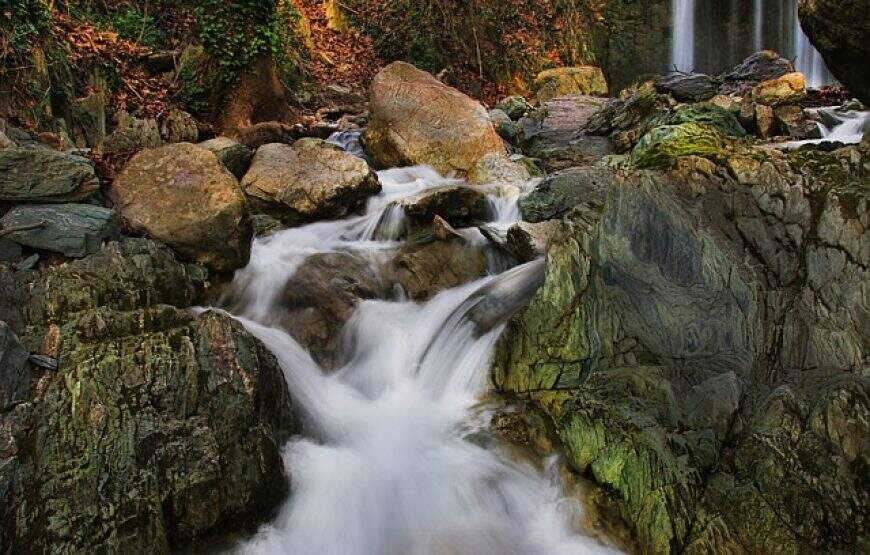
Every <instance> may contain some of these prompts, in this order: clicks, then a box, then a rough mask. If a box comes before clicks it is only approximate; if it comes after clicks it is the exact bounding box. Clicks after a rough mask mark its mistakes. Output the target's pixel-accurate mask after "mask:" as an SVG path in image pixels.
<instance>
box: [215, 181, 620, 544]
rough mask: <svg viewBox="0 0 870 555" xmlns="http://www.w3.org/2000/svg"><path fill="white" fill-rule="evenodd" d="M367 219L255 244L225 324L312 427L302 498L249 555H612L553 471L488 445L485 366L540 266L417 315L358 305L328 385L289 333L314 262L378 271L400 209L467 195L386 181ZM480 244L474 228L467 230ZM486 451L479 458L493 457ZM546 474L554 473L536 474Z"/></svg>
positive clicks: (499, 217) (413, 310) (494, 279)
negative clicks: (275, 367)
mask: <svg viewBox="0 0 870 555" xmlns="http://www.w3.org/2000/svg"><path fill="white" fill-rule="evenodd" d="M379 178H380V181H381V183H382V185H383V191H382V192H381V193H380V194H379V195H377V196H375V197H373V198H371V199H370V200H369V203H368V207H367V209H366V211H365V214H363V215H360V216H354V217H350V218H347V219H344V220H340V221H332V222H319V223H314V224H311V225H307V226H304V227H300V228H294V229H288V230H285V231H282V232H278V233H276V234H274V235H271V236H268V237H263V238H258V239H256V240H255V242H254V244H253V249H252V254H251V260H250V263H249V265H248V266H247V267H246V268H244V269H243V270H240V271H239V272H238V273H237V274H236V277H235V280H234V282H233V285H232V288H231V294H230V298H231V299H232V302H229V303H228V304H227V305H226V308H227V310H228V311H229V312H230V313H232V314H233V315H234V316H235V317H236V318H238V320H239V321H241V322H242V323H243V324H244V325H245V326H246V327H247V329H248V330H250V331H251V333H253V334H254V335H256V336H257V337H258V338H259V339H260V340H261V341H263V343H264V344H265V345H266V346H267V347H268V348H269V349H270V350H271V351H272V352H273V353H274V354H275V356H276V357H277V359H278V361H279V363H280V365H281V367H282V369H283V371H284V374H285V376H286V380H287V383H288V385H289V389H290V393H291V395H292V396H293V398H294V400H295V401H296V403H297V406H299V407H301V411H302V413H303V416H304V419H305V421H306V424H307V431H306V434H305V436H304V437H297V438H294V439H292V440H291V441H290V442H289V443H288V445H287V446H286V447H285V450H284V462H285V465H286V468H287V472H288V474H289V475H290V476H291V482H292V492H293V493H292V495H291V496H290V498H289V499H288V500H287V502H286V503H285V505H284V506H283V507H282V508H281V509H280V513H279V514H278V516H277V518H276V519H274V520H273V521H272V522H271V523H270V524H268V525H265V526H263V527H262V528H261V529H260V530H259V532H258V533H257V534H256V535H255V536H253V537H251V538H249V539H247V540H246V541H244V542H242V543H241V544H239V545H237V546H236V548H235V551H236V552H239V553H270V554H271V553H293V554H318V555H329V554H334V555H353V554H360V555H363V554H365V555H383V554H387V555H389V554H397V555H398V554H412V555H416V554H420V555H423V554H475V555H485V554H493V555H496V554H498V555H505V554H524V555H528V554H541V555H558V554H569V553H570V554H574V553H606V552H615V551H614V550H613V549H612V548H610V547H607V546H604V545H602V544H601V543H600V542H599V541H598V540H596V539H593V538H591V537H588V536H584V535H582V534H581V533H579V532H578V530H579V528H578V525H579V523H580V521H581V517H582V514H581V513H582V511H581V508H580V504H579V502H578V501H577V500H569V499H567V498H566V496H565V494H564V492H563V489H562V485H561V483H560V480H559V473H558V471H557V464H556V462H555V460H553V461H549V462H548V463H547V464H543V465H541V466H540V467H539V466H538V465H534V464H532V463H530V462H528V461H518V460H515V458H513V457H511V456H510V455H509V454H508V449H507V448H506V447H505V446H504V445H501V446H500V445H499V444H498V442H496V441H488V442H482V441H475V438H476V437H479V436H480V434H486V433H487V431H488V427H489V413H488V412H487V411H486V410H485V409H484V408H482V405H481V403H480V399H481V397H482V396H483V395H485V394H486V392H487V389H488V374H489V370H490V367H489V365H490V359H491V356H492V352H493V349H494V346H495V342H496V340H497V339H498V336H499V334H500V333H501V331H502V329H503V328H504V323H505V322H506V320H507V319H508V318H509V317H510V315H511V314H512V313H513V312H514V311H516V310H517V309H519V308H520V307H521V306H522V305H523V304H524V303H525V302H527V300H528V299H529V297H530V296H531V295H532V294H533V292H534V291H535V289H536V288H537V286H538V285H539V284H540V282H541V280H542V279H543V262H542V261H541V260H538V261H534V262H530V263H527V264H524V265H520V266H516V267H513V268H510V269H507V270H505V271H502V266H503V264H501V265H500V264H497V263H493V264H491V266H492V268H491V270H490V275H488V276H487V277H484V278H483V279H479V280H476V281H473V282H471V283H467V284H465V285H462V286H459V287H456V288H454V289H449V290H446V291H443V292H441V293H440V294H438V295H436V296H435V297H433V298H432V299H430V300H429V301H428V302H425V303H419V304H418V303H415V302H410V301H408V300H407V299H406V298H405V295H404V294H403V292H402V291H401V290H398V291H396V292H395V296H394V298H392V299H384V300H366V301H362V302H361V303H360V304H359V306H358V307H357V308H356V310H355V312H354V313H353V316H352V317H351V319H350V321H349V322H348V323H347V324H346V326H345V328H344V330H343V332H342V333H343V337H342V345H344V346H345V348H344V352H343V353H342V355H343V356H342V360H344V361H346V362H345V363H344V365H343V366H341V367H340V368H338V369H337V370H335V371H330V372H327V371H325V370H324V369H322V368H320V367H319V366H318V365H317V364H316V363H315V361H314V360H313V359H312V357H311V355H310V354H309V353H308V352H307V351H306V350H305V349H304V348H303V347H302V346H301V345H300V344H299V343H298V342H297V341H295V340H294V339H293V337H291V336H290V335H289V334H288V333H287V332H285V331H284V330H282V329H281V328H280V327H279V326H278V324H277V322H279V321H280V314H278V312H279V310H280V309H279V308H278V302H277V300H278V298H279V297H280V293H281V291H282V288H283V287H284V286H285V284H286V283H287V281H288V279H289V278H290V277H291V276H292V275H293V273H294V271H295V270H296V269H297V268H298V267H299V266H300V264H302V263H303V262H304V261H305V259H306V258H307V257H309V256H311V255H314V254H317V253H328V252H338V251H353V252H355V253H357V254H362V255H364V256H368V257H370V258H371V259H372V260H373V261H374V260H376V259H377V258H378V257H379V256H381V255H383V254H384V253H387V252H389V250H390V249H394V248H396V247H397V246H398V245H399V244H400V241H401V239H400V238H401V237H402V232H403V230H404V228H405V225H404V223H405V222H404V212H403V210H402V209H401V208H400V207H399V206H398V204H397V202H398V201H401V200H402V199H404V198H408V197H411V196H413V195H415V194H419V193H420V192H423V191H426V190H429V189H433V188H436V187H441V186H444V185H451V184H457V181H456V180H450V179H445V178H443V177H441V176H440V175H438V174H437V173H436V172H435V171H434V170H432V169H431V168H427V167H410V168H400V169H391V170H386V171H382V172H379ZM518 195H519V191H518V190H516V189H515V188H513V189H511V188H508V189H507V190H506V191H505V190H502V191H500V192H499V191H496V190H495V189H494V190H493V191H492V194H491V195H490V196H489V197H488V198H489V201H490V209H491V213H492V220H493V221H492V223H491V224H490V225H494V226H496V227H500V228H502V229H506V228H507V227H508V226H510V225H511V224H512V223H514V222H515V221H517V220H518V219H519V211H518V209H517V199H518ZM459 232H460V234H462V236H463V237H466V238H467V240H468V241H470V242H473V241H479V240H483V238H482V235H481V234H480V232H479V231H478V230H477V229H475V228H469V229H464V230H459ZM483 445H485V446H483ZM540 468H543V469H544V470H543V471H542V470H540Z"/></svg>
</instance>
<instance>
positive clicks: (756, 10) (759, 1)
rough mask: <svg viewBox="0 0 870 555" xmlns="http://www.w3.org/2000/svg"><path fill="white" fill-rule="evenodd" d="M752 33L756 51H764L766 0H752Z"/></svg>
mask: <svg viewBox="0 0 870 555" xmlns="http://www.w3.org/2000/svg"><path fill="white" fill-rule="evenodd" d="M752 4H753V6H752V31H753V46H754V48H755V51H756V52H757V51H759V50H764V0H752Z"/></svg>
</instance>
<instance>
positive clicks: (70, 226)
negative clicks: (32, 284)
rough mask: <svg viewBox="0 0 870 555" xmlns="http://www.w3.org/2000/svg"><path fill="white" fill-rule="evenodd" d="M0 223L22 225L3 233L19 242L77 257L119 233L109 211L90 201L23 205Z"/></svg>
mask: <svg viewBox="0 0 870 555" xmlns="http://www.w3.org/2000/svg"><path fill="white" fill-rule="evenodd" d="M0 225H2V227H3V228H4V229H7V230H8V229H18V228H24V229H21V230H20V231H14V232H12V233H9V234H7V235H6V238H7V239H9V240H11V241H15V242H16V243H18V244H20V245H24V246H27V247H31V248H34V249H39V250H47V251H53V252H59V253H61V254H63V255H65V256H70V257H73V258H81V257H83V256H86V255H88V254H91V253H94V252H97V251H98V250H99V249H100V247H101V246H102V244H103V241H108V240H111V239H115V238H117V237H118V236H119V235H120V224H119V221H118V218H117V216H116V215H115V212H114V211H113V210H109V209H108V208H103V207H101V206H93V205H90V204H24V205H19V206H16V207H14V208H12V209H11V210H10V211H9V212H7V213H6V214H5V215H4V216H3V218H0Z"/></svg>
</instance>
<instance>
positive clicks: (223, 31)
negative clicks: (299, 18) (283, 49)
mask: <svg viewBox="0 0 870 555" xmlns="http://www.w3.org/2000/svg"><path fill="white" fill-rule="evenodd" d="M196 16H197V17H196V19H197V28H198V32H199V38H200V40H201V41H202V44H203V46H204V47H205V50H206V52H208V53H209V54H210V55H211V56H212V57H213V58H214V59H215V60H216V61H217V64H218V67H219V68H220V72H221V76H222V78H223V79H224V80H227V81H231V80H233V79H235V77H236V76H237V74H238V72H239V71H242V70H244V69H245V68H247V67H248V66H249V65H250V64H251V62H253V61H254V60H255V59H256V58H258V57H260V56H265V55H273V54H275V53H276V52H278V48H279V45H280V42H281V33H280V18H279V14H278V10H277V5H276V2H275V0H248V1H238V0H235V1H229V2H228V1H226V0H202V1H201V2H200V3H199V5H198V6H197V8H196Z"/></svg>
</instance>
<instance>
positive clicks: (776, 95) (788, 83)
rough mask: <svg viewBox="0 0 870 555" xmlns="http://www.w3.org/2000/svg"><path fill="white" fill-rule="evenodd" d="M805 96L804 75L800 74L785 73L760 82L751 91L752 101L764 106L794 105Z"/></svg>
mask: <svg viewBox="0 0 870 555" xmlns="http://www.w3.org/2000/svg"><path fill="white" fill-rule="evenodd" d="M806 95H807V89H806V81H805V79H804V74H803V73H800V72H792V73H786V74H785V75H783V76H782V77H777V78H776V79H771V80H768V81H762V82H761V83H759V84H758V85H757V86H756V87H755V88H754V89H752V100H754V101H755V102H756V103H758V104H764V105H766V106H779V105H780V104H796V103H798V102H800V101H801V100H803V99H804V98H805V97H806Z"/></svg>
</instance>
